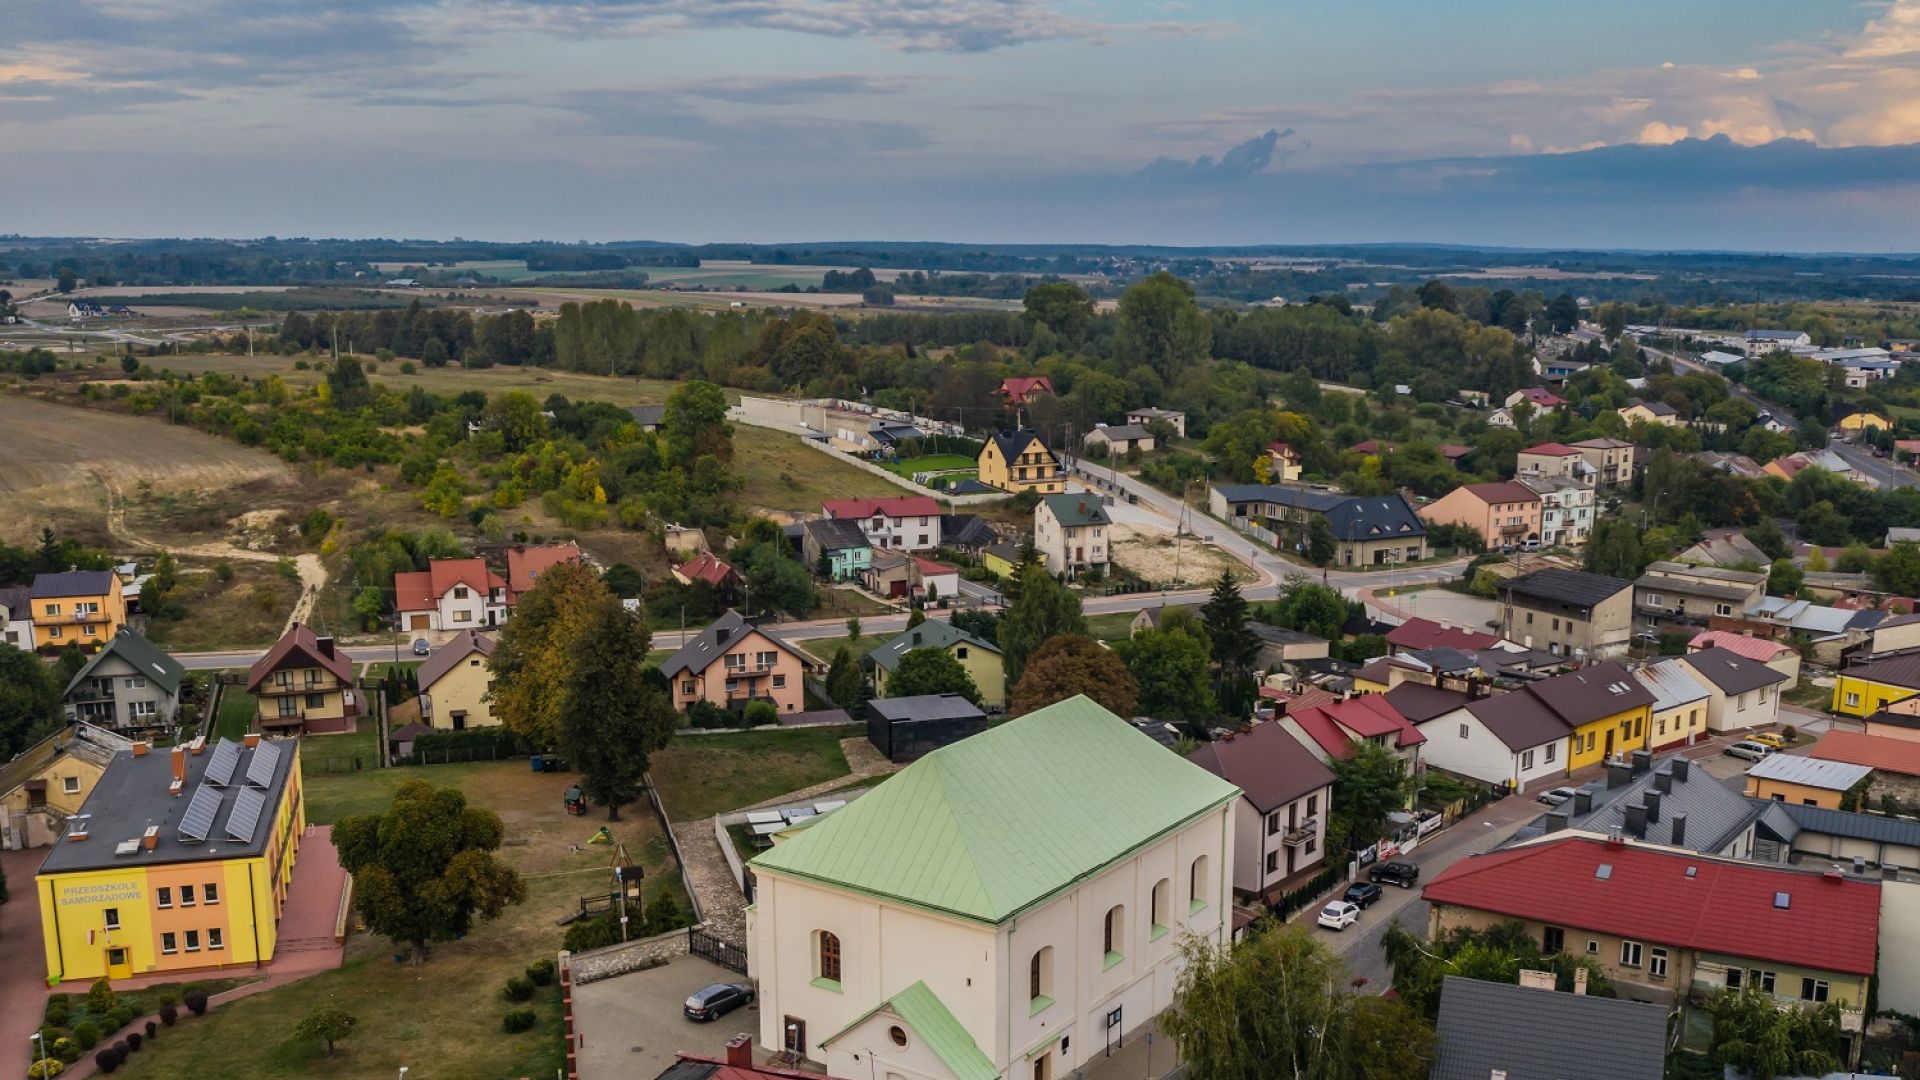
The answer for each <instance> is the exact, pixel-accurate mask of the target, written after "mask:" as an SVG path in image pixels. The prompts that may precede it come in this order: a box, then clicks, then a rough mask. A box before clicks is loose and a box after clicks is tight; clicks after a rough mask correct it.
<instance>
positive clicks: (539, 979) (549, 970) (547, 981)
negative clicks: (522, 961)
mask: <svg viewBox="0 0 1920 1080" xmlns="http://www.w3.org/2000/svg"><path fill="white" fill-rule="evenodd" d="M554 972H555V967H554V963H553V957H551V956H549V957H545V958H544V959H540V960H535V961H534V962H533V963H531V964H528V965H527V978H529V979H531V980H533V985H535V986H552V985H553V976H554Z"/></svg>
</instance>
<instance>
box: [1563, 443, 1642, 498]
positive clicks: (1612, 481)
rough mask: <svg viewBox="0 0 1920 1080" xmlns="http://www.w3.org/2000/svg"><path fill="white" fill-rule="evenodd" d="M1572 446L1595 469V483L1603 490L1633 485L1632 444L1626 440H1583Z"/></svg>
mask: <svg viewBox="0 0 1920 1080" xmlns="http://www.w3.org/2000/svg"><path fill="white" fill-rule="evenodd" d="M1571 445H1572V447H1573V449H1575V450H1578V451H1580V456H1581V458H1583V459H1585V461H1586V463H1587V465H1588V467H1590V468H1591V469H1593V481H1594V483H1597V484H1598V485H1599V487H1601V488H1602V489H1607V488H1620V487H1626V486H1628V485H1630V484H1632V483H1633V450H1634V447H1633V444H1632V443H1630V442H1627V441H1626V440H1625V439H1583V440H1581V441H1580V442H1577V443H1573V444H1571Z"/></svg>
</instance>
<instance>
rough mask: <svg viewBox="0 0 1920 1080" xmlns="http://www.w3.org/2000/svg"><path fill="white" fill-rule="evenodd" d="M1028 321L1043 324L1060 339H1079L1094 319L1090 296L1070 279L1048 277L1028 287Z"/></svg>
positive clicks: (1025, 302)
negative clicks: (1060, 279) (1047, 279)
mask: <svg viewBox="0 0 1920 1080" xmlns="http://www.w3.org/2000/svg"><path fill="white" fill-rule="evenodd" d="M1023 306H1024V307H1025V309H1026V312H1025V318H1026V321H1027V322H1028V324H1029V325H1032V324H1043V325H1045V326H1046V327H1047V329H1049V330H1052V331H1053V332H1054V333H1055V334H1057V335H1059V336H1060V338H1061V339H1062V340H1065V341H1069V342H1077V341H1079V340H1080V339H1081V338H1082V337H1083V336H1084V335H1085V334H1086V332H1087V327H1088V326H1090V325H1092V323H1093V297H1091V296H1088V295H1087V291H1086V290H1085V289H1082V288H1081V287H1080V286H1078V285H1075V284H1074V283H1072V282H1070V281H1048V282H1043V283H1042V284H1039V285H1035V286H1034V287H1033V288H1031V289H1028V290H1027V296H1026V299H1025V301H1023Z"/></svg>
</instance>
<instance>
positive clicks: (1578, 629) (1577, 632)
mask: <svg viewBox="0 0 1920 1080" xmlns="http://www.w3.org/2000/svg"><path fill="white" fill-rule="evenodd" d="M1496 589H1497V594H1496V595H1497V596H1498V599H1499V610H1500V636H1502V637H1504V638H1506V639H1507V640H1508V641H1513V642H1518V643H1519V644H1521V645H1524V646H1526V647H1527V648H1529V649H1544V650H1546V651H1547V652H1550V653H1552V654H1553V655H1555V656H1566V657H1572V658H1574V659H1579V660H1600V659H1606V658H1607V657H1612V656H1619V655H1620V654H1622V653H1624V652H1626V651H1627V646H1628V645H1629V644H1630V643H1631V640H1632V637H1633V583H1632V582H1630V581H1625V580H1622V579H1620V578H1616V577H1607V576H1606V575H1604V574H1589V573H1587V572H1586V571H1584V570H1560V569H1552V568H1549V569H1546V570H1535V571H1534V572H1532V573H1530V574H1522V575H1520V576H1519V577H1516V578H1511V579H1509V580H1506V581H1503V582H1500V583H1499V585H1498V586H1496Z"/></svg>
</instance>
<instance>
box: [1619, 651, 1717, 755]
mask: <svg viewBox="0 0 1920 1080" xmlns="http://www.w3.org/2000/svg"><path fill="white" fill-rule="evenodd" d="M1633 677H1634V678H1636V679H1638V680H1640V685H1642V686H1644V687H1646V688H1647V689H1648V690H1649V691H1651V692H1652V694H1653V708H1652V711H1651V713H1650V714H1649V716H1648V718H1647V720H1648V723H1649V725H1650V726H1651V727H1652V729H1653V735H1652V737H1651V738H1650V739H1649V740H1648V742H1647V745H1648V746H1650V747H1651V748H1652V749H1653V750H1655V751H1656V752H1657V751H1661V750H1671V749H1673V748H1675V747H1681V746H1689V745H1691V744H1692V743H1693V741H1694V740H1696V739H1703V738H1706V737H1707V734H1708V727H1707V714H1708V713H1709V712H1710V711H1711V710H1712V702H1713V690H1712V688H1711V687H1709V686H1707V685H1706V684H1705V683H1704V682H1702V681H1701V680H1700V679H1699V678H1698V677H1696V676H1695V675H1694V673H1693V669H1692V668H1690V667H1688V666H1687V665H1685V664H1680V663H1664V664H1648V665H1646V666H1644V667H1640V668H1636V669H1635V670H1634V672H1633Z"/></svg>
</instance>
